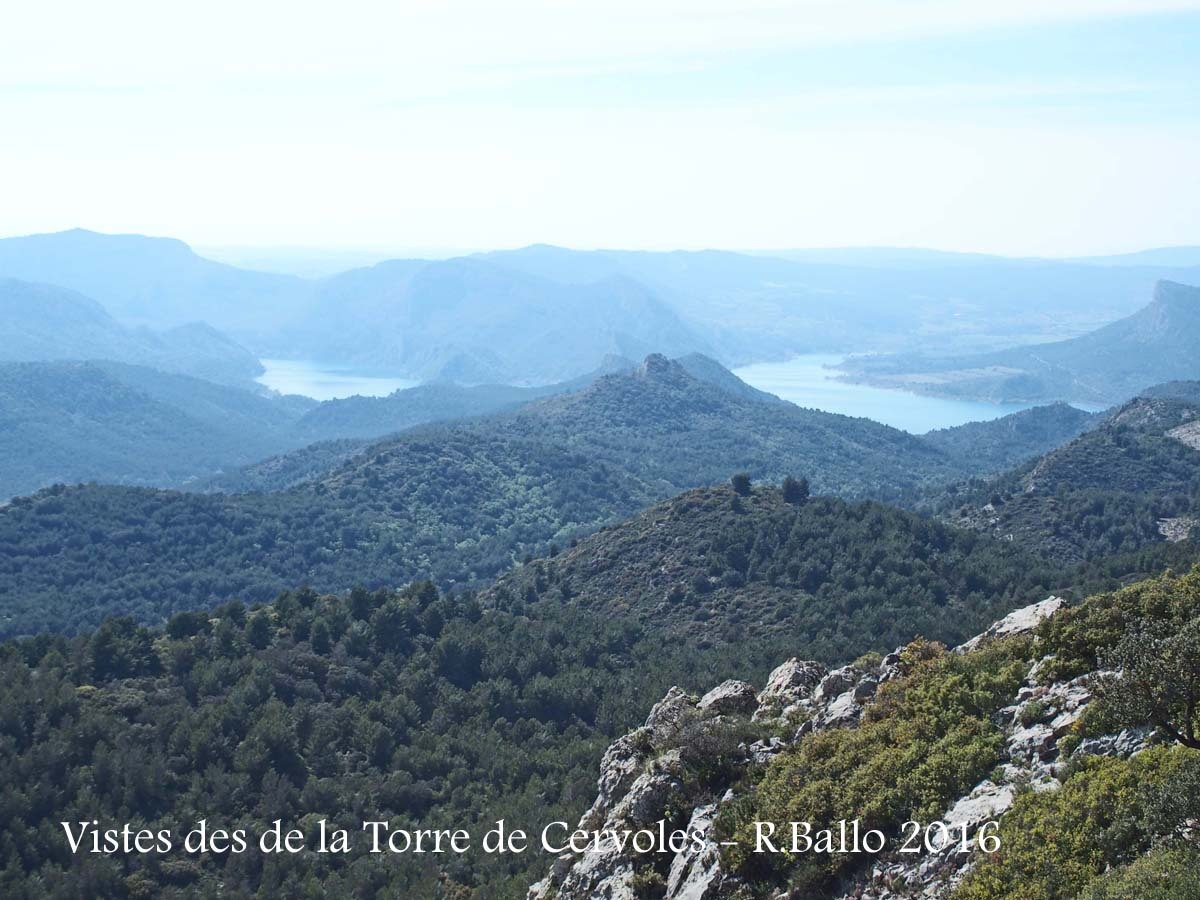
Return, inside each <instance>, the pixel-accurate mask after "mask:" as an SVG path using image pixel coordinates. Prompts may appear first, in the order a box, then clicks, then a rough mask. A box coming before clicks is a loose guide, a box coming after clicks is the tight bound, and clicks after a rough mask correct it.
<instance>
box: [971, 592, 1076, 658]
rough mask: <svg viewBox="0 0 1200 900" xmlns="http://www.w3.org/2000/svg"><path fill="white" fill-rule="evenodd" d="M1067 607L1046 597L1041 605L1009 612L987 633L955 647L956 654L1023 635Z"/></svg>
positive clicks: (1063, 603) (1037, 604) (1052, 598)
mask: <svg viewBox="0 0 1200 900" xmlns="http://www.w3.org/2000/svg"><path fill="white" fill-rule="evenodd" d="M1066 605H1067V601H1066V600H1064V599H1063V598H1062V597H1054V596H1051V597H1047V598H1046V599H1045V600H1043V601H1042V602H1041V603H1034V604H1033V605H1031V606H1026V607H1022V608H1021V609H1018V610H1015V611H1013V612H1010V613H1009V614H1008V615H1007V616H1005V617H1004V618H1003V619H1001V620H1000V621H999V622H996V623H995V624H993V625H992V626H991V627H990V628H988V629H987V631H985V632H983V633H982V634H977V635H975V637H973V638H971V639H970V640H969V641H967V642H965V643H963V644H960V645H959V646H957V647H955V648H954V650H955V652H956V653H966V652H968V651H970V650H974V649H975V648H976V647H978V646H979V645H980V644H982V643H983V642H984V641H987V640H990V639H993V638H1001V637H1008V636H1010V635H1014V634H1024V633H1026V632H1029V631H1033V629H1035V628H1037V626H1038V625H1039V624H1040V623H1041V621H1042V620H1043V619H1047V618H1049V617H1050V616H1052V615H1054V614H1055V613H1056V612H1058V611H1059V610H1060V609H1062V608H1063V607H1064V606H1066Z"/></svg>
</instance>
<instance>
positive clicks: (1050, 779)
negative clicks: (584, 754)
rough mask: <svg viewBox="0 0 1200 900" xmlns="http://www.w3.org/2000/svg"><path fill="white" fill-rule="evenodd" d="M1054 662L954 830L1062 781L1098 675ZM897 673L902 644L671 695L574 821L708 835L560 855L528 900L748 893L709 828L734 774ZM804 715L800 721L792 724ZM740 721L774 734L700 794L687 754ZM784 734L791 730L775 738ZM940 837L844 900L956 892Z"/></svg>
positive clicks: (1133, 749)
mask: <svg viewBox="0 0 1200 900" xmlns="http://www.w3.org/2000/svg"><path fill="white" fill-rule="evenodd" d="M1064 605H1065V603H1064V602H1063V601H1062V600H1061V599H1059V598H1057V597H1050V598H1048V599H1046V600H1043V601H1042V602H1040V603H1035V604H1033V605H1031V606H1027V607H1025V608H1024V609H1020V610H1017V611H1016V612H1013V613H1011V614H1010V615H1008V616H1006V617H1005V618H1003V619H1001V620H1000V621H999V622H996V623H995V624H994V625H992V626H991V627H990V628H988V629H987V631H985V632H984V633H983V634H981V635H979V636H977V637H975V638H972V639H971V640H970V641H968V642H967V643H966V644H964V645H962V646H961V647H959V648H956V652H960V653H962V652H967V651H968V650H969V649H971V648H974V647H978V646H979V645H980V644H981V643H983V642H984V641H987V640H991V639H994V638H999V637H1005V636H1009V635H1014V634H1020V633H1024V632H1028V631H1030V630H1032V629H1033V628H1035V627H1036V626H1037V624H1038V623H1039V622H1041V621H1042V620H1043V619H1045V618H1046V617H1048V616H1051V615H1054V613H1056V612H1057V611H1058V610H1059V609H1061V608H1062V607H1063V606H1064ZM1046 662H1047V660H1040V661H1038V662H1036V663H1034V664H1033V665H1032V666H1031V668H1030V670H1029V672H1028V674H1027V676H1026V678H1025V680H1024V683H1023V684H1022V686H1021V687H1020V689H1019V690H1018V692H1017V694H1016V695H1015V696H1014V697H1013V698H1012V701H1011V703H1010V704H1009V705H1008V706H1006V707H1004V708H1003V709H1001V710H1000V711H999V712H998V713H997V714H996V719H995V722H996V725H997V726H998V727H999V728H1000V729H1002V731H1003V735H1004V740H1005V757H1006V760H1007V761H1006V762H1005V763H1004V764H1003V765H1001V766H999V767H998V768H997V770H996V771H995V772H993V773H992V775H991V777H990V778H988V779H985V780H984V781H982V782H980V783H979V784H977V785H976V786H975V787H974V788H972V789H971V790H970V791H969V792H967V793H966V794H965V795H964V796H962V797H959V798H957V799H955V800H954V801H953V802H951V803H950V804H949V805H948V806H947V808H946V810H945V811H944V813H943V814H942V821H943V822H945V823H946V825H947V826H952V827H954V828H958V827H960V826H961V827H964V828H965V829H966V832H967V834H968V835H970V836H974V835H975V833H976V832H977V831H978V829H979V828H980V827H982V826H983V825H984V824H985V823H987V822H990V821H994V820H995V819H996V818H997V817H999V816H1002V815H1003V814H1004V813H1005V812H1006V811H1007V810H1008V809H1009V808H1010V807H1011V806H1012V804H1013V801H1014V800H1015V798H1016V796H1017V787H1016V786H1017V785H1018V784H1022V783H1026V784H1029V785H1030V786H1031V787H1033V788H1034V789H1035V790H1050V789H1054V788H1056V787H1058V785H1059V781H1058V780H1057V773H1058V771H1059V768H1060V766H1061V763H1062V761H1063V760H1062V758H1061V757H1062V754H1061V752H1060V750H1059V742H1060V740H1061V739H1062V738H1063V737H1064V736H1065V735H1067V734H1068V733H1069V732H1070V730H1071V726H1072V725H1073V724H1074V723H1075V722H1076V721H1077V720H1078V719H1079V717H1080V716H1081V715H1082V714H1083V712H1084V710H1085V709H1086V707H1087V704H1088V703H1089V702H1090V701H1091V699H1092V695H1091V689H1090V683H1091V678H1092V677H1094V676H1084V677H1080V678H1076V679H1073V680H1071V681H1064V682H1054V683H1050V684H1046V683H1043V682H1044V680H1045V679H1043V678H1042V677H1041V676H1042V673H1043V671H1044V670H1045V669H1046V667H1045V663H1046ZM902 674H903V663H902V657H901V652H900V651H899V650H897V651H896V652H894V653H889V654H888V655H887V656H885V657H884V658H883V660H882V662H881V663H880V665H879V666H878V667H877V668H874V669H872V670H871V671H865V670H863V669H862V668H857V667H854V666H843V667H842V668H839V669H834V670H833V671H830V672H826V671H825V669H824V668H823V667H822V666H821V665H820V664H818V663H815V662H806V661H802V660H798V659H789V660H788V661H787V662H785V663H783V664H782V665H781V666H779V667H778V668H777V669H775V671H774V672H772V673H771V675H770V677H769V678H768V679H767V683H766V685H765V686H764V687H763V689H762V690H761V691H759V692H758V694H757V695H756V694H755V692H754V688H753V687H752V686H751V685H749V684H747V683H746V682H744V681H727V682H725V683H723V684H721V685H718V686H717V687H715V688H713V689H712V690H711V691H709V692H708V693H707V694H705V695H704V696H703V697H702V698H700V700H696V699H695V698H694V697H692V696H690V695H689V694H687V693H686V692H684V691H682V690H680V689H679V688H672V689H671V690H670V691H668V692H667V695H666V696H665V697H663V699H662V700H661V701H659V702H658V703H657V704H656V705H655V706H654V708H653V710H652V711H651V713H650V715H649V717H648V718H647V719H646V724H645V725H644V726H643V727H641V728H638V729H636V730H634V731H632V732H630V733H629V734H627V735H625V736H624V737H622V738H621V739H620V740H618V741H616V742H614V743H613V745H612V746H611V747H609V749H608V751H607V752H606V753H605V754H604V758H603V760H602V761H601V765H600V779H599V783H598V793H597V797H596V801H595V803H594V804H593V805H592V808H591V809H590V810H588V812H587V813H586V814H585V815H584V816H583V818H582V819H581V820H580V827H583V828H587V829H595V828H606V829H608V828H615V829H621V828H639V827H645V826H648V825H654V824H656V823H657V822H658V821H659V820H660V819H664V820H667V821H669V822H670V823H671V824H670V825H669V828H686V830H687V831H688V832H689V833H690V834H694V835H698V836H699V838H700V839H699V840H698V841H689V842H688V845H687V846H686V847H685V848H684V849H683V850H681V851H680V852H678V853H675V854H673V855H668V856H667V857H666V858H665V859H664V858H663V855H662V854H658V855H657V858H651V857H652V856H654V855H639V854H637V853H636V852H633V851H631V850H630V849H629V848H626V849H625V850H617V849H615V848H606V849H604V850H602V851H600V852H588V853H584V854H581V855H578V856H574V855H567V856H564V857H562V858H561V859H559V860H558V861H557V862H556V863H555V864H554V866H553V868H552V870H551V872H550V873H549V874H548V875H547V876H546V878H544V879H543V880H542V881H540V882H538V883H537V884H536V885H534V886H533V888H531V890H530V892H529V898H530V900H595V898H602V900H637V898H641V897H656V898H663V900H735V898H741V897H744V896H746V893H745V888H746V885H744V884H743V883H742V882H741V881H740V880H739V879H738V878H737V877H735V876H734V875H732V874H731V873H728V872H725V871H724V870H723V869H722V864H721V846H720V844H719V841H718V838H717V837H716V835H715V832H714V822H715V821H716V820H717V818H718V816H719V814H720V812H721V809H722V807H723V806H724V805H725V804H727V803H730V802H736V801H737V799H738V796H737V794H736V791H737V790H739V789H740V788H738V787H733V786H734V785H738V784H740V783H742V782H741V780H740V778H739V775H740V774H741V773H744V772H747V771H752V770H751V769H750V767H754V766H763V765H767V764H769V763H770V761H771V760H772V759H774V758H775V757H776V756H778V755H779V754H780V753H784V752H786V751H787V750H788V748H789V747H791V746H793V745H794V744H795V743H797V742H799V741H801V740H803V739H804V737H805V735H807V734H808V733H810V732H814V731H820V730H823V729H827V728H844V727H854V726H855V725H856V724H857V723H858V721H859V720H860V719H861V717H862V715H863V712H864V710H865V709H866V708H867V707H869V706H870V704H871V703H872V702H873V701H874V698H875V695H876V692H877V690H878V689H879V687H880V685H883V684H885V683H887V682H888V681H891V680H893V679H895V678H897V677H900V676H901V675H902ZM797 717H800V718H803V722H802V723H801V724H800V725H799V727H798V728H797V727H796V725H795V722H796V721H797ZM737 722H744V723H755V724H756V726H757V727H759V728H761V729H762V730H763V731H765V732H767V734H768V736H765V737H761V738H759V739H758V740H753V741H751V742H749V743H748V744H742V745H740V749H738V750H737V751H736V752H735V753H734V754H733V756H732V757H727V758H725V760H724V761H725V763H726V764H727V765H728V764H732V766H733V768H734V769H735V770H737V771H736V772H735V774H733V775H732V776H731V777H729V778H728V779H727V781H726V783H721V784H716V785H713V784H706V785H705V786H704V787H700V786H698V784H697V781H696V779H695V777H694V776H693V774H692V772H691V770H689V765H691V763H689V762H688V759H689V758H691V759H692V760H693V762H694V758H695V754H696V753H697V752H698V751H697V748H698V747H699V748H708V747H709V746H710V745H711V746H713V747H717V746H720V745H721V742H720V741H719V740H715V738H717V737H719V736H720V735H721V734H722V733H723V730H726V729H729V728H731V727H734V726H735V724H736V723H737ZM771 732H773V733H771ZM760 733H761V732H760ZM780 733H783V734H785V735H786V734H789V733H790V734H792V736H791V737H790V738H789V737H780V736H779V735H780ZM1148 740H1149V733H1148V732H1147V731H1146V730H1144V729H1127V730H1125V731H1122V732H1120V733H1119V734H1113V735H1105V736H1104V737H1100V738H1094V739H1089V740H1085V741H1082V742H1081V743H1080V744H1079V746H1078V747H1077V748H1075V749H1074V751H1073V754H1074V755H1076V756H1078V755H1083V754H1103V755H1120V756H1129V755H1131V754H1133V753H1137V752H1138V751H1139V750H1141V749H1142V748H1143V747H1145V746H1146V744H1147V742H1148ZM725 746H728V742H726V744H725ZM703 752H707V750H705V751H703ZM712 752H717V751H715V750H714V751H712ZM992 779H996V780H992ZM681 809H682V810H684V811H685V812H684V814H683V815H680V813H679V810H681ZM955 834H956V836H957V832H955ZM943 843H944V846H935V847H934V849H933V850H932V851H923V852H921V853H919V854H909V855H901V854H897V853H894V852H893V853H890V854H884V855H882V856H879V857H876V858H875V859H874V860H873V861H872V862H870V863H868V864H866V865H864V867H863V868H862V869H861V870H859V871H858V873H857V874H855V875H853V876H851V877H850V878H849V880H848V881H847V882H846V883H844V884H843V885H842V886H841V887H839V889H838V890H839V892H840V893H841V897H840V900H891V898H898V897H922V898H937V897H945V896H947V895H949V893H951V891H952V890H953V888H954V887H955V886H956V885H957V884H958V882H959V881H961V880H962V878H963V877H964V876H965V875H966V874H967V872H968V870H969V867H970V865H971V859H972V857H970V856H967V855H963V854H961V853H959V852H958V849H959V848H958V844H957V843H956V841H955V840H948V841H945V842H943ZM648 885H650V887H647V886H648ZM777 896H778V897H779V898H780V900H783V898H785V897H787V896H788V895H787V894H786V891H784V890H783V889H781V890H780V891H778V892H777Z"/></svg>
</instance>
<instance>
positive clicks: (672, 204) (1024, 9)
mask: <svg viewBox="0 0 1200 900" xmlns="http://www.w3.org/2000/svg"><path fill="white" fill-rule="evenodd" d="M1198 161H1200V0H989V2H976V0H898V2H888V0H792V2H772V0H759V2H756V0H679V2H676V0H666V2H657V0H603V2H587V3H568V2H558V3H549V2H529V0H515V2H514V0H507V2H498V0H483V2H447V3H433V2H421V3H416V2H403V0H401V2H395V0H392V2H378V3H375V2H353V0H339V2H337V3H328V2H322V3H308V2H303V0H290V2H286V3H284V2H258V0H237V2H226V0H206V2H204V3H188V4H184V3H175V2H164V0H151V2H127V0H106V2H104V3H96V2H86V3H85V2H54V0H38V2H30V3H12V4H8V5H7V6H6V9H5V11H4V14H3V17H2V23H0V234H3V235H9V234H21V233H28V232H34V231H50V230H58V229H62V228H68V227H72V226H76V225H79V226H84V227H88V228H94V229H97V230H101V231H136V232H141V233H149V234H162V235H172V236H176V237H181V238H183V239H184V240H187V241H190V242H192V243H196V244H222V245H229V244H246V245H314V246H317V245H320V246H325V247H365V248H385V249H386V248H395V247H405V248H419V247H456V248H485V247H505V246H517V245H521V244H526V243H531V242H535V241H547V242H552V243H559V244H566V245H572V246H579V247H594V246H615V247H646V248H655V249H658V248H669V247H705V246H717V247H729V248H752V247H757V248H777V247H806V246H840V245H851V244H854V245H863V244H888V245H920V246H930V247H939V248H947V249H963V250H986V251H993V252H1007V253H1020V254H1048V255H1054V254H1063V255H1069V254H1082V253H1091V252H1113V251H1123V250H1131V249H1137V248H1141V247H1147V246H1156V245H1166V244H1185V243H1192V244H1195V243H1200V213H1198V212H1197V211H1198V210H1200V164H1198Z"/></svg>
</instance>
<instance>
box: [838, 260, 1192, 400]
mask: <svg viewBox="0 0 1200 900" xmlns="http://www.w3.org/2000/svg"><path fill="white" fill-rule="evenodd" d="M845 368H846V369H847V371H848V372H849V373H850V376H849V377H851V378H853V379H856V380H862V381H865V382H867V383H870V384H876V385H879V386H883V387H903V388H905V389H908V390H917V391H922V392H927V393H932V394H939V395H945V396H953V397H963V398H972V399H986V400H995V401H1002V402H1030V401H1032V402H1038V401H1043V400H1072V401H1082V402H1091V403H1104V404H1114V403H1118V402H1121V401H1123V400H1127V399H1129V398H1130V397H1133V396H1135V395H1136V394H1138V393H1139V392H1140V391H1142V390H1143V389H1145V388H1148V387H1150V386H1151V385H1155V384H1161V383H1164V382H1170V381H1187V380H1192V379H1196V378H1200V288H1197V287H1192V286H1190V285H1186V284H1179V283H1177V282H1173V281H1160V282H1159V283H1158V284H1157V285H1156V286H1155V288H1154V295H1153V300H1152V301H1151V302H1150V304H1149V305H1148V306H1145V307H1143V308H1142V309H1140V310H1138V311H1137V312H1136V313H1134V314H1133V315H1130V316H1127V317H1125V318H1123V319H1120V320H1118V321H1116V322H1112V323H1110V324H1108V325H1105V326H1104V327H1102V328H1099V329H1097V330H1096V331H1093V332H1090V333H1088V334H1084V335H1081V336H1079V337H1076V338H1072V339H1070V340H1065V341H1057V342H1053V343H1047V344H1036V345H1033V346H1027V347H1017V348H1013V349H1009V350H1003V351H999V352H993V353H984V354H975V355H968V356H951V357H942V358H932V357H921V356H914V355H903V356H895V357H875V358H863V359H856V360H852V361H850V362H849V363H848V364H847V365H846V366H845Z"/></svg>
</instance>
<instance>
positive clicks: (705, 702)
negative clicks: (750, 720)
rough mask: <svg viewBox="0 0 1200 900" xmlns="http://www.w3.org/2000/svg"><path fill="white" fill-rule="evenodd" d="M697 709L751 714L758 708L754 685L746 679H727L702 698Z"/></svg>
mask: <svg viewBox="0 0 1200 900" xmlns="http://www.w3.org/2000/svg"><path fill="white" fill-rule="evenodd" d="M697 709H703V710H709V711H711V712H713V713H716V714H718V715H731V714H732V715H746V716H748V715H751V714H752V713H753V712H754V711H755V710H756V709H758V695H757V694H755V692H754V686H753V685H750V684H747V683H746V682H744V681H726V682H725V683H724V684H720V685H717V687H715V688H713V689H712V690H711V691H709V692H708V693H707V694H705V695H704V696H703V697H701V698H700V702H699V703H698V704H697Z"/></svg>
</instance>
